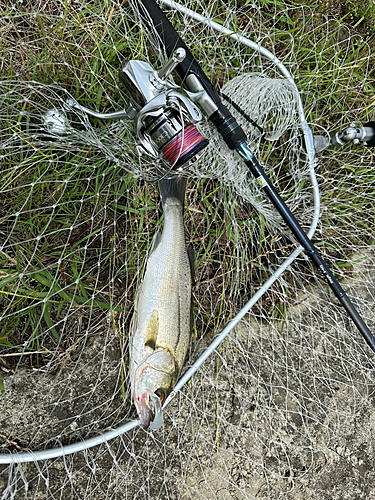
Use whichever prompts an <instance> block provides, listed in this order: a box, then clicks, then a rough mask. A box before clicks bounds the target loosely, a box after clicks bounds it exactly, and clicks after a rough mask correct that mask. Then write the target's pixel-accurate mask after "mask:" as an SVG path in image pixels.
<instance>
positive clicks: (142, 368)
mask: <svg viewBox="0 0 375 500" xmlns="http://www.w3.org/2000/svg"><path fill="white" fill-rule="evenodd" d="M185 185H186V182H181V180H179V179H177V180H170V181H168V180H164V182H163V183H161V184H159V189H160V193H161V197H162V204H163V211H164V222H163V231H162V233H161V234H160V233H158V234H157V235H156V236H155V238H154V241H153V245H152V248H151V251H150V255H149V258H148V261H147V265H146V270H145V273H144V276H143V280H142V283H141V286H140V289H139V292H138V295H137V298H136V304H135V314H134V317H133V322H132V331H131V337H130V378H131V385H132V394H133V399H134V402H135V405H136V407H137V411H138V414H139V416H140V420H141V423H142V425H143V426H144V427H148V425H149V423H150V420H152V415H151V413H152V411H151V412H150V408H149V398H150V396H152V395H154V393H155V392H156V391H157V392H158V394H159V393H160V391H162V393H163V395H164V396H165V397H167V396H168V394H169V393H170V391H171V390H172V387H173V385H174V384H175V382H176V378H177V376H178V374H179V372H180V370H181V368H182V365H183V363H184V360H185V357H186V353H187V350H188V346H189V342H190V332H191V324H190V323H191V297H192V295H191V287H192V275H191V274H192V270H191V264H190V260H189V256H188V252H187V249H186V243H185V231H184V222H183V204H182V202H181V200H183V196H184V192H185ZM166 188H167V191H165V189H166Z"/></svg>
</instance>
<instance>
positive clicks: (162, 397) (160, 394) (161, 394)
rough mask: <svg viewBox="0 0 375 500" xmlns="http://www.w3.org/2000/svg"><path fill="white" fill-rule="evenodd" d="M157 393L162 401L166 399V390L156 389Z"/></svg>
mask: <svg viewBox="0 0 375 500" xmlns="http://www.w3.org/2000/svg"><path fill="white" fill-rule="evenodd" d="M155 394H156V395H157V396H158V398H159V399H160V403H162V402H163V401H164V399H165V392H164V391H163V389H156V391H155Z"/></svg>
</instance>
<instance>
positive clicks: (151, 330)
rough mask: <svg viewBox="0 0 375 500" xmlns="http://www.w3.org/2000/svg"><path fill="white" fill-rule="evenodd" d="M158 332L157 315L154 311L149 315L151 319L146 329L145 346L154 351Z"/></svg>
mask: <svg viewBox="0 0 375 500" xmlns="http://www.w3.org/2000/svg"><path fill="white" fill-rule="evenodd" d="M158 332H159V315H158V312H157V311H154V312H153V313H152V314H151V317H150V319H149V321H148V324H147V327H146V339H145V346H147V347H151V349H153V350H155V346H156V339H157V336H158Z"/></svg>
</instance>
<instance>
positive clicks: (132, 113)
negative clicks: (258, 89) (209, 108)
mask: <svg viewBox="0 0 375 500" xmlns="http://www.w3.org/2000/svg"><path fill="white" fill-rule="evenodd" d="M185 55H186V54H185V50H184V49H183V48H179V49H177V50H176V51H175V52H174V53H173V54H172V56H171V58H170V59H169V60H168V61H167V62H166V64H165V65H164V66H163V67H162V68H161V69H160V70H159V71H156V70H154V69H153V68H152V66H151V65H150V64H149V63H147V62H144V61H138V60H130V61H126V62H125V64H124V65H123V67H122V69H121V70H120V72H119V78H120V82H121V83H122V84H123V86H124V87H125V89H126V91H127V93H128V94H129V96H130V102H129V105H128V107H127V108H126V109H125V110H123V111H117V112H115V113H98V112H97V111H93V110H91V109H88V108H86V107H85V106H82V105H81V104H79V103H78V102H77V101H75V100H74V99H69V100H68V101H67V102H66V104H67V106H68V107H71V108H74V109H77V110H80V111H82V112H85V113H86V114H88V115H90V116H94V117H96V118H99V119H102V120H121V119H131V120H133V122H134V127H135V131H136V135H137V138H138V139H139V144H138V145H137V147H136V149H137V152H138V153H139V154H140V155H143V154H147V155H149V156H151V157H153V158H155V159H156V158H160V157H164V159H165V160H166V161H167V163H168V166H169V170H183V169H185V168H187V167H188V166H189V165H191V164H192V163H193V162H194V161H195V160H197V159H198V158H199V156H201V155H202V153H203V150H204V148H205V147H206V146H207V145H208V140H206V139H205V138H204V137H203V136H202V135H201V134H200V132H199V131H198V129H197V128H196V126H195V124H196V123H198V122H199V121H200V120H201V119H202V114H201V112H200V110H199V109H198V107H197V106H196V105H195V103H194V102H196V101H198V100H199V98H200V96H201V94H199V93H194V92H189V91H187V90H184V89H182V88H181V87H179V86H178V85H176V84H175V83H174V82H173V80H172V79H171V78H170V75H171V73H172V71H173V70H174V69H175V67H176V66H177V65H178V64H179V63H180V62H182V61H183V60H184V59H185ZM48 120H49V123H48V125H49V127H51V123H50V121H51V116H50V115H49V116H48ZM57 125H58V126H57V128H61V124H60V123H59V124H57ZM55 128H56V127H55Z"/></svg>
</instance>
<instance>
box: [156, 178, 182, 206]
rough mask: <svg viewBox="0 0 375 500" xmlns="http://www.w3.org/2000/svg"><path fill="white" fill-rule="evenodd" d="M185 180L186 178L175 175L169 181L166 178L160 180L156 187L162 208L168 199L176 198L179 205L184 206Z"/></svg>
mask: <svg viewBox="0 0 375 500" xmlns="http://www.w3.org/2000/svg"><path fill="white" fill-rule="evenodd" d="M186 180H187V179H186V177H183V176H177V175H175V176H173V177H171V178H170V179H167V178H166V177H164V178H163V179H160V181H159V182H158V185H159V193H160V198H161V204H162V206H163V208H164V205H165V202H166V200H167V199H168V198H177V199H178V200H179V201H180V202H181V205H182V206H184V200H185V191H186Z"/></svg>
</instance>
